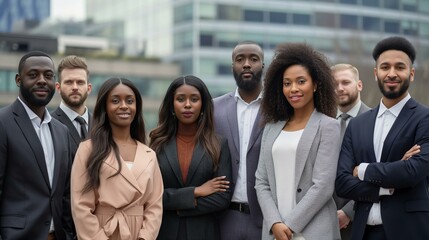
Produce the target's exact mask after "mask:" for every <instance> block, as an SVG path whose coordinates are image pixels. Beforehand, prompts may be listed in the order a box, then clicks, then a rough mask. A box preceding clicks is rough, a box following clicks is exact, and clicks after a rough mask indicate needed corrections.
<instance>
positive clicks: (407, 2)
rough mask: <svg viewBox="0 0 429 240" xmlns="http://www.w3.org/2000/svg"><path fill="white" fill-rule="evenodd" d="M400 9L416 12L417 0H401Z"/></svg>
mask: <svg viewBox="0 0 429 240" xmlns="http://www.w3.org/2000/svg"><path fill="white" fill-rule="evenodd" d="M401 3H402V9H403V10H404V11H409V12H417V0H402V1H401Z"/></svg>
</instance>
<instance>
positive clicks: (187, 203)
mask: <svg viewBox="0 0 429 240" xmlns="http://www.w3.org/2000/svg"><path fill="white" fill-rule="evenodd" d="M157 157H158V161H159V167H160V169H161V173H162V179H163V181H164V196H163V208H164V212H163V217H162V224H161V229H160V231H159V235H158V239H166V240H167V239H168V240H170V239H174V240H176V239H177V233H178V232H179V228H180V227H181V226H182V227H183V226H186V228H185V229H180V231H185V232H186V233H187V238H186V239H205V240H210V239H219V238H220V232H219V224H218V220H217V215H216V214H217V213H219V212H221V211H222V210H225V209H226V208H228V206H229V203H230V200H231V196H232V195H231V192H230V191H229V190H228V191H226V192H217V193H214V194H212V195H209V196H206V197H199V198H198V199H197V205H196V206H195V200H194V189H195V187H197V186H200V185H202V184H203V183H205V182H207V181H208V180H211V179H212V178H214V177H217V176H226V179H227V180H228V181H231V157H230V153H229V149H228V143H227V141H226V140H223V141H222V145H221V155H220V159H219V168H218V169H217V171H214V170H213V162H212V160H211V158H210V157H209V155H208V154H206V153H205V151H204V149H203V147H202V146H201V145H200V144H197V145H196V146H195V148H194V153H193V156H192V160H191V164H190V166H189V171H188V176H187V179H186V183H183V181H182V173H181V171H180V166H179V161H178V158H177V147H176V138H175V137H174V138H173V139H171V140H170V141H169V142H168V143H167V144H166V145H165V147H164V149H163V150H162V151H161V152H159V153H158V154H157ZM181 221H183V222H181Z"/></svg>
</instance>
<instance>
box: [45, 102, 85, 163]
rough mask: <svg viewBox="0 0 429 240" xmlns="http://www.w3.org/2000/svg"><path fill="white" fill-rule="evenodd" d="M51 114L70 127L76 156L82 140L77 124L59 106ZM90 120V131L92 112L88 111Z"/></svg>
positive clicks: (73, 150)
mask: <svg viewBox="0 0 429 240" xmlns="http://www.w3.org/2000/svg"><path fill="white" fill-rule="evenodd" d="M51 115H52V117H53V118H55V119H57V120H58V121H60V122H61V123H62V124H64V125H66V126H67V128H68V129H69V133H70V136H71V139H72V141H71V147H72V153H73V157H74V154H75V153H76V151H77V148H78V147H79V144H80V142H81V138H80V135H79V133H78V131H77V130H76V128H75V126H74V125H73V122H72V121H71V120H70V118H69V117H68V116H67V114H66V113H65V112H64V111H63V110H62V109H61V108H60V107H57V109H55V110H54V111H52V112H51ZM88 120H89V121H88V132H89V130H90V127H91V113H88Z"/></svg>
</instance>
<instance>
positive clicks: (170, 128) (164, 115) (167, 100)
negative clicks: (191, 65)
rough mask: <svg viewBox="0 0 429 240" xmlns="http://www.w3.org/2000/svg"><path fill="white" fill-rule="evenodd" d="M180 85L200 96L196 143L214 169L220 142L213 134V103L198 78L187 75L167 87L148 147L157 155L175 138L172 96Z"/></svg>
mask: <svg viewBox="0 0 429 240" xmlns="http://www.w3.org/2000/svg"><path fill="white" fill-rule="evenodd" d="M182 85H189V86H193V87H195V88H196V89H198V92H199V93H200V94H201V100H202V104H201V105H202V106H201V113H202V114H201V115H200V117H199V118H198V122H197V125H198V128H197V133H196V138H195V139H196V143H200V144H202V146H203V147H204V150H205V151H206V152H207V153H208V154H209V155H210V156H211V158H212V159H213V165H214V168H215V169H217V167H218V166H219V157H220V140H219V138H218V137H217V136H216V134H215V130H214V121H213V101H212V96H211V95H210V92H209V90H208V89H207V86H206V85H205V84H204V82H203V81H202V80H201V79H199V78H198V77H195V76H192V75H189V76H185V77H179V78H176V79H175V80H174V81H173V82H172V83H171V84H170V86H169V87H168V89H167V92H166V93H165V97H164V100H163V101H162V103H161V106H160V109H159V118H158V126H157V127H156V128H155V129H154V130H153V131H152V132H151V133H150V134H149V136H150V147H151V148H152V149H153V150H155V152H157V153H159V152H160V151H161V150H162V149H163V147H164V146H165V144H166V143H167V142H168V141H169V140H170V139H172V138H173V137H175V136H176V133H177V126H178V120H177V118H176V117H175V116H174V115H173V112H174V94H175V92H176V90H177V89H178V88H179V87H180V86H182Z"/></svg>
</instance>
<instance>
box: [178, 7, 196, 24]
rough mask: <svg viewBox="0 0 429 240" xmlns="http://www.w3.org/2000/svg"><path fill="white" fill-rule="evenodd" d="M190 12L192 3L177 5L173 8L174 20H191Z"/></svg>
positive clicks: (191, 11)
mask: <svg viewBox="0 0 429 240" xmlns="http://www.w3.org/2000/svg"><path fill="white" fill-rule="evenodd" d="M192 14H193V9H192V4H185V5H183V6H179V7H177V8H176V9H174V21H175V22H176V23H178V22H184V21H189V20H192Z"/></svg>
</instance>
